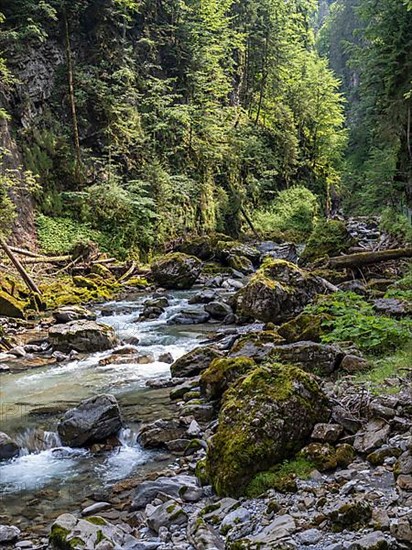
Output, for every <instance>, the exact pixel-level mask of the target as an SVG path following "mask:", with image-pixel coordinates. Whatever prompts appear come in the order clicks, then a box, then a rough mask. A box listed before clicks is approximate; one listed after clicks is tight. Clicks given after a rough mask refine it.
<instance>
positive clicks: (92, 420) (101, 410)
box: [57, 394, 122, 447]
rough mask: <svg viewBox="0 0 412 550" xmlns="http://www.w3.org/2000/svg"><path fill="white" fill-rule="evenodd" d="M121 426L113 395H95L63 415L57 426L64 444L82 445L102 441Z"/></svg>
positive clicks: (117, 407) (117, 406)
mask: <svg viewBox="0 0 412 550" xmlns="http://www.w3.org/2000/svg"><path fill="white" fill-rule="evenodd" d="M121 427H122V417H121V414H120V409H119V405H118V403H117V401H116V398H115V397H113V395H106V394H103V395H97V396H96V397H92V398H90V399H87V400H85V401H82V402H81V403H80V405H79V406H78V407H76V408H74V409H70V410H69V411H67V412H66V414H65V415H64V416H63V419H62V420H61V421H60V422H59V424H58V426H57V431H58V432H59V435H60V438H61V440H62V443H63V444H64V445H68V446H70V447H83V446H85V445H90V444H92V443H95V442H99V441H104V440H105V439H107V438H108V437H110V436H112V435H114V434H116V433H117V432H118V431H119V430H120V428H121Z"/></svg>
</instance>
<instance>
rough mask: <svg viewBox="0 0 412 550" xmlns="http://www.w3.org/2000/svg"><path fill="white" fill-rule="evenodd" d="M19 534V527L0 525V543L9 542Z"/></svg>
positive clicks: (14, 539)
mask: <svg viewBox="0 0 412 550" xmlns="http://www.w3.org/2000/svg"><path fill="white" fill-rule="evenodd" d="M19 536H20V529H19V528H18V527H15V526H14V525H0V544H11V543H13V542H14V541H16V540H17V539H18V538H19Z"/></svg>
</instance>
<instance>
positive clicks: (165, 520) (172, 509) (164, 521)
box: [147, 500, 187, 533]
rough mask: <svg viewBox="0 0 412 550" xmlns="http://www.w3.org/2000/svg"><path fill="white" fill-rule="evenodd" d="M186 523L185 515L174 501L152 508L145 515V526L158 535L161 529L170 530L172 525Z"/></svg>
mask: <svg viewBox="0 0 412 550" xmlns="http://www.w3.org/2000/svg"><path fill="white" fill-rule="evenodd" d="M185 523H187V514H186V512H185V511H184V510H183V508H182V507H181V506H179V505H178V504H177V502H175V501H174V500H168V501H166V502H164V503H163V504H160V505H159V506H155V507H153V508H152V509H151V510H150V511H149V513H148V515H147V525H148V526H149V527H150V529H152V530H153V531H155V532H156V533H158V532H159V531H160V528H161V527H166V528H168V529H169V528H170V527H171V526H172V525H184V524H185Z"/></svg>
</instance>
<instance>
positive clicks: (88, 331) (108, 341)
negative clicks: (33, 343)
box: [49, 321, 118, 353]
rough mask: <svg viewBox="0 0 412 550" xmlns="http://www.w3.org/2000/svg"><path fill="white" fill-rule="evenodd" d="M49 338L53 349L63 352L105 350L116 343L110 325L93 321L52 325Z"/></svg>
mask: <svg viewBox="0 0 412 550" xmlns="http://www.w3.org/2000/svg"><path fill="white" fill-rule="evenodd" d="M49 340H50V343H51V345H52V346H53V347H54V349H56V350H58V351H61V352H63V353H68V352H70V351H72V350H75V351H78V352H81V353H87V352H95V351H105V350H108V349H111V348H113V347H114V346H116V345H117V344H118V340H117V336H116V334H115V332H114V330H113V329H112V327H109V326H108V325H102V324H100V323H96V322H95V321H72V322H70V323H66V324H60V325H54V326H53V327H51V328H50V330H49Z"/></svg>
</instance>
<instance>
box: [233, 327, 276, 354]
mask: <svg viewBox="0 0 412 550" xmlns="http://www.w3.org/2000/svg"><path fill="white" fill-rule="evenodd" d="M283 341H284V340H283V338H282V337H281V336H279V334H278V333H277V332H276V331H273V330H262V331H259V332H250V333H249V334H246V335H245V336H241V337H240V338H238V339H237V340H236V341H235V343H234V344H233V346H232V347H231V349H230V352H229V355H230V357H250V358H252V359H253V360H254V361H256V362H260V361H263V360H264V359H265V358H266V357H267V356H268V355H269V354H270V353H271V352H272V350H273V348H274V347H275V346H276V345H278V344H281V343H282V342H283Z"/></svg>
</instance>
